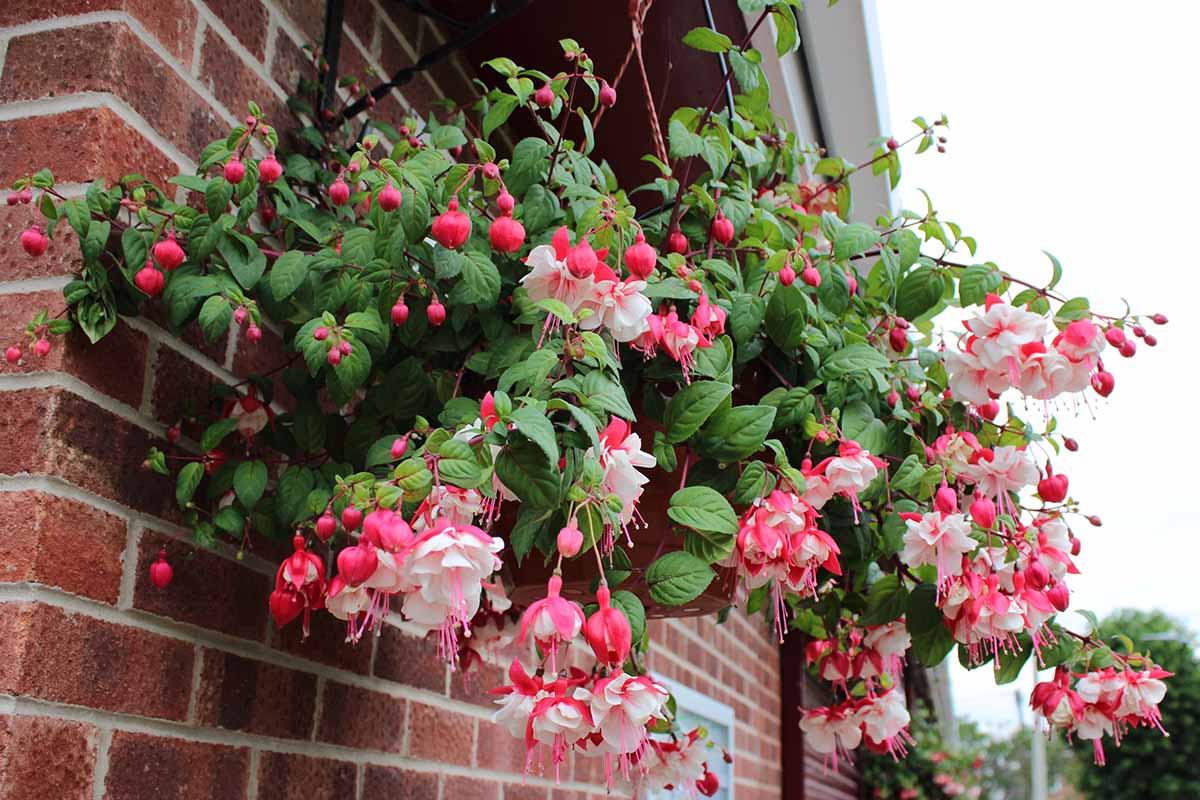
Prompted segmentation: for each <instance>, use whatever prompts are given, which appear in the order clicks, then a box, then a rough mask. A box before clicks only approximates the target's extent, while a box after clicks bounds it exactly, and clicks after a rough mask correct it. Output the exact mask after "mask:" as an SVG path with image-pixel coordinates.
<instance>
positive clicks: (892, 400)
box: [887, 389, 900, 408]
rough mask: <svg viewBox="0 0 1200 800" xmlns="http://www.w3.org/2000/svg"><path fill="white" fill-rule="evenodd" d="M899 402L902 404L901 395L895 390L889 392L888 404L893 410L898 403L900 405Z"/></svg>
mask: <svg viewBox="0 0 1200 800" xmlns="http://www.w3.org/2000/svg"><path fill="white" fill-rule="evenodd" d="M899 402H900V393H899V392H897V391H896V390H895V389H892V390H891V391H890V392H888V396H887V404H888V405H889V406H891V407H892V408H895V407H896V403H899Z"/></svg>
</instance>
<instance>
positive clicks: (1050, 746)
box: [958, 721, 1090, 800]
mask: <svg viewBox="0 0 1200 800" xmlns="http://www.w3.org/2000/svg"><path fill="white" fill-rule="evenodd" d="M1035 735H1037V736H1041V735H1043V734H1040V733H1039V734H1034V732H1033V731H1032V730H1031V729H1030V728H1028V727H1021V728H1018V729H1017V730H1015V731H1013V733H1012V734H1011V735H1009V736H1006V737H1004V738H996V737H995V736H992V735H991V734H988V733H986V732H985V731H983V730H982V729H981V728H980V727H979V725H978V724H977V723H975V722H971V721H964V722H960V723H959V725H958V740H959V746H960V748H962V749H964V750H966V751H967V752H982V753H983V754H984V758H983V761H982V762H981V763H980V764H979V770H978V772H977V773H976V776H975V777H976V780H977V781H978V783H979V786H980V787H981V788H982V789H983V792H982V794H981V795H980V797H981V798H982V800H1030V797H1031V788H1030V766H1029V759H1030V749H1031V744H1032V739H1033V736H1035ZM1089 754H1090V751H1089ZM1089 757H1090V755H1089ZM1075 761H1076V757H1075V754H1074V753H1073V752H1072V751H1071V748H1070V747H1069V746H1068V745H1067V743H1066V740H1065V739H1063V737H1061V736H1055V737H1054V738H1053V739H1051V740H1050V741H1048V742H1047V743H1046V771H1047V775H1048V777H1049V780H1048V784H1049V787H1050V791H1051V796H1052V797H1057V796H1058V795H1057V794H1056V791H1057V790H1058V789H1059V788H1060V787H1061V786H1062V785H1063V784H1065V783H1067V782H1069V781H1070V780H1071V779H1072V778H1073V777H1074V775H1075V772H1076V770H1075Z"/></svg>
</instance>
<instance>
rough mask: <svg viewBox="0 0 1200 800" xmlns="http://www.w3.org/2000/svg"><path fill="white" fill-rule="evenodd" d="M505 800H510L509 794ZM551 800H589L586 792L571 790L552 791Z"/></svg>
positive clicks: (505, 796) (505, 795) (506, 793)
mask: <svg viewBox="0 0 1200 800" xmlns="http://www.w3.org/2000/svg"><path fill="white" fill-rule="evenodd" d="M504 800H508V792H507V791H505V793H504ZM550 800H588V795H587V793H586V792H576V791H572V790H571V789H551V790H550Z"/></svg>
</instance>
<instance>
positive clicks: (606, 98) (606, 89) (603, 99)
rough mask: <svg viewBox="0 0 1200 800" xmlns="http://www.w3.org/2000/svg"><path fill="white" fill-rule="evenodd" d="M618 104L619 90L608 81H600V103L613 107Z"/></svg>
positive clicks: (606, 106)
mask: <svg viewBox="0 0 1200 800" xmlns="http://www.w3.org/2000/svg"><path fill="white" fill-rule="evenodd" d="M616 104H617V90H616V89H614V88H613V87H611V86H609V85H608V82H607V81H601V82H600V105H602V106H604V107H605V108H612V107H613V106H615V105H616Z"/></svg>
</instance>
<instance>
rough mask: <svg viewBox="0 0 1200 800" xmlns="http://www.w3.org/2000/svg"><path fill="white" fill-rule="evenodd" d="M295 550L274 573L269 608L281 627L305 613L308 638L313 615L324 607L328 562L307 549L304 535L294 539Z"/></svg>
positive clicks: (305, 632)
mask: <svg viewBox="0 0 1200 800" xmlns="http://www.w3.org/2000/svg"><path fill="white" fill-rule="evenodd" d="M292 548H293V550H294V552H293V553H292V554H291V555H290V556H288V557H287V558H285V559H284V560H283V563H282V564H280V565H279V571H278V572H276V573H275V590H274V591H273V592H271V597H270V600H269V605H270V608H271V615H272V616H273V617H274V618H275V624H276V625H279V626H280V627H283V626H284V625H286V624H288V623H289V622H291V621H292V620H294V619H295V618H296V617H298V616H300V615H301V614H303V615H304V622H303V625H304V635H305V636H308V625H309V619H310V616H311V614H312V612H313V611H314V610H318V609H321V608H324V606H325V563H324V562H323V561H321V559H320V557H319V556H317V555H316V554H315V553H310V552H309V551H308V550H307V549H306V548H305V544H304V537H303V536H299V535H297V536H294V537H292Z"/></svg>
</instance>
